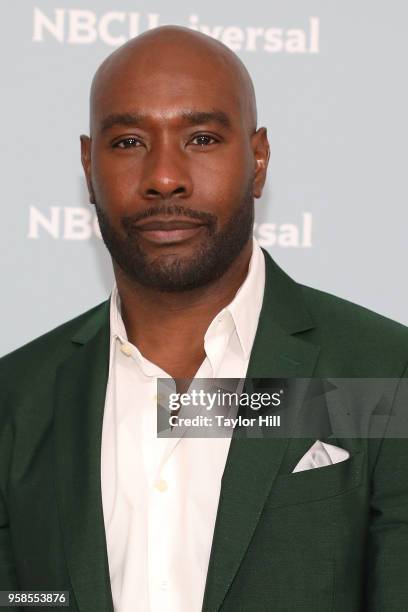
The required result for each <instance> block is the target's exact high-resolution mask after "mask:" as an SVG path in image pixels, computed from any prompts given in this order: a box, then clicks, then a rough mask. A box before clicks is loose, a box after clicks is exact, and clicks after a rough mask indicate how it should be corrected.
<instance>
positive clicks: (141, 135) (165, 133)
mask: <svg viewBox="0 0 408 612" xmlns="http://www.w3.org/2000/svg"><path fill="white" fill-rule="evenodd" d="M91 136H92V140H91V141H89V140H88V139H84V138H83V139H82V155H83V163H84V167H85V171H86V174H87V178H88V184H89V185H90V191H91V194H92V199H93V201H94V204H95V207H96V212H97V215H98V220H99V224H100V228H101V233H102V236H103V239H104V241H105V243H106V245H107V247H108V249H109V251H110V253H111V256H112V258H113V260H114V262H115V263H116V264H117V265H118V266H119V267H120V268H121V270H122V271H123V273H124V274H125V275H126V276H127V278H128V279H129V280H130V281H136V282H137V283H140V284H142V285H144V286H148V287H152V288H155V289H159V290H163V291H183V290H186V289H194V288H196V287H200V286H203V285H205V284H207V283H209V282H211V281H212V280H216V279H217V278H219V277H221V276H222V275H223V273H224V272H225V271H226V270H227V269H228V268H229V266H230V265H231V264H232V263H233V261H234V260H235V259H236V258H237V256H238V255H239V253H240V252H241V251H242V249H243V248H244V247H245V245H247V244H248V241H249V239H250V237H251V234H252V226H253V208H254V207H253V198H254V196H259V195H260V191H261V189H262V185H263V182H264V178H265V177H264V176H263V175H262V171H263V169H262V160H261V168H259V167H258V166H259V163H260V162H259V159H260V158H262V155H264V157H265V156H266V161H267V153H266V150H265V142H266V136H265V134H264V133H263V134H261V133H260V132H258V133H255V134H251V133H250V130H249V129H248V125H247V122H246V121H245V117H244V112H243V109H242V101H241V100H240V98H239V95H238V92H237V91H236V85H235V82H234V80H233V79H232V78H227V77H226V75H225V74H224V75H223V74H217V73H216V72H214V66H211V62H210V63H209V65H208V66H207V65H206V64H205V63H203V61H202V60H201V61H200V60H195V61H193V60H192V59H191V58H184V59H183V58H182V57H179V58H176V59H175V60H174V61H167V62H166V61H165V58H163V61H162V62H149V58H148V57H146V58H145V59H144V60H143V58H142V60H140V59H139V61H138V62H136V63H135V62H133V63H132V62H127V63H126V62H125V63H124V65H123V66H121V69H120V70H119V71H117V73H116V74H115V75H114V76H113V77H111V78H110V79H109V80H108V85H107V86H106V87H105V88H103V90H102V91H101V92H100V94H98V95H97V97H96V100H95V113H94V117H93V125H92V134H91ZM257 141H259V142H257ZM261 141H262V142H263V147H264V150H263V153H262V152H260V149H262V146H259V144H260V143H261ZM261 144H262V143H261ZM266 145H267V142H266ZM255 151H257V153H255ZM265 167H266V166H265V165H264V166H263V168H264V169H265Z"/></svg>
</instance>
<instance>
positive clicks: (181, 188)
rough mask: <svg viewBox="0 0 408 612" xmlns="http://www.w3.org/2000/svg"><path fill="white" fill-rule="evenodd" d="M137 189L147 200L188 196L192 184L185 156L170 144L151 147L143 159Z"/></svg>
mask: <svg viewBox="0 0 408 612" xmlns="http://www.w3.org/2000/svg"><path fill="white" fill-rule="evenodd" d="M139 189H140V192H141V195H142V197H143V198H146V199H148V200H154V199H157V200H160V199H163V200H164V199H168V198H172V197H175V196H177V197H180V198H186V197H188V196H190V195H191V193H192V190H193V184H192V180H191V175H190V172H189V167H188V159H187V156H185V155H183V152H182V151H181V150H180V148H178V147H177V146H172V145H171V143H161V144H160V145H159V144H157V145H156V146H154V147H152V149H151V150H150V151H149V152H148V153H147V154H146V155H145V158H144V164H143V170H142V177H141V181H140V184H139Z"/></svg>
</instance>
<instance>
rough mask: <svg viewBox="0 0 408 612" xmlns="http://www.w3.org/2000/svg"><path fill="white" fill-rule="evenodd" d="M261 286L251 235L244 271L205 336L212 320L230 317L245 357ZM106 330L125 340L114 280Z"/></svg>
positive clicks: (261, 269) (261, 268)
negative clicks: (234, 292) (243, 278)
mask: <svg viewBox="0 0 408 612" xmlns="http://www.w3.org/2000/svg"><path fill="white" fill-rule="evenodd" d="M264 288H265V258H264V255H263V253H262V249H261V247H260V246H259V243H258V241H257V240H256V238H253V243H252V254H251V259H250V262H249V267H248V274H247V276H246V278H245V280H244V282H243V283H242V285H241V286H240V288H239V289H238V291H237V293H236V294H235V296H234V298H233V299H232V301H231V302H230V303H229V304H228V305H227V306H225V307H224V308H223V309H222V310H221V311H220V312H219V313H218V314H217V315H216V316H215V317H214V319H213V320H212V321H211V323H210V325H209V326H208V329H207V332H206V334H205V339H206V338H207V336H208V334H209V333H210V331H211V330H213V329H214V327H215V324H216V322H218V321H220V320H222V319H223V318H224V317H229V316H230V317H231V318H232V320H233V324H234V327H235V330H236V332H237V335H238V338H239V342H240V346H241V349H242V351H243V353H244V355H245V357H246V358H249V356H250V354H251V350H252V345H253V342H254V338H255V334H256V329H257V326H258V320H259V315H260V312H261V307H262V299H263V294H264ZM110 330H111V339H112V338H119V340H120V342H121V343H122V344H123V343H125V342H127V334H126V329H125V325H124V323H123V319H122V316H121V311H120V297H119V293H118V289H117V285H116V283H114V285H113V289H112V293H111V299H110Z"/></svg>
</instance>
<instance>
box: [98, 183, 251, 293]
mask: <svg viewBox="0 0 408 612" xmlns="http://www.w3.org/2000/svg"><path fill="white" fill-rule="evenodd" d="M95 209H96V215H97V218H98V222H99V228H100V230H101V235H102V238H103V241H104V243H105V245H106V247H107V249H108V251H109V253H110V255H111V257H112V259H113V261H114V262H115V263H116V264H117V265H118V266H119V267H120V268H121V270H122V271H123V273H124V274H125V275H126V277H127V278H128V279H129V280H130V281H131V282H135V283H138V284H140V285H143V286H144V287H148V288H150V289H155V290H158V291H165V292H180V291H189V290H192V289H197V288H199V287H204V286H205V285H208V284H209V283H212V282H214V281H216V280H218V279H219V278H221V277H222V276H223V275H224V274H225V272H226V271H227V270H228V269H229V267H230V266H231V265H232V263H233V262H234V261H235V260H236V258H237V257H238V255H239V254H240V253H241V251H242V249H243V248H244V246H245V245H246V244H247V242H248V240H249V238H250V236H251V234H252V228H253V221H254V199H253V195H252V185H251V187H250V188H248V189H247V191H246V193H245V196H244V197H243V199H242V201H241V203H240V205H239V207H238V208H237V209H236V210H235V211H234V212H233V214H232V215H231V217H230V218H229V219H228V221H227V222H226V223H225V224H224V227H222V228H220V229H217V225H218V223H217V221H218V220H217V217H216V216H215V215H213V214H211V213H207V212H201V211H197V210H193V209H190V208H185V207H184V206H181V205H180V204H178V203H177V204H171V203H170V204H168V205H167V204H161V205H159V206H156V207H150V208H148V209H146V210H144V211H142V212H141V213H136V214H134V215H131V216H127V217H123V218H122V219H121V225H122V227H123V229H124V234H125V237H123V236H122V235H121V234H120V233H119V232H118V231H117V230H116V229H115V228H114V227H113V225H112V224H111V222H110V221H109V219H108V217H107V216H106V215H105V213H104V212H103V210H102V209H101V207H100V206H99V205H98V204H97V203H96V202H95ZM156 215H171V216H172V217H176V216H183V217H190V218H194V219H199V220H201V221H203V222H204V223H205V227H204V232H205V233H204V237H203V238H202V239H201V241H200V243H199V244H198V245H197V249H196V250H195V252H194V253H193V254H191V255H188V256H187V255H177V254H175V253H169V254H163V255H161V256H156V257H150V256H149V255H148V254H147V253H146V252H145V251H144V250H143V247H142V246H141V244H140V238H139V230H138V229H137V228H136V227H135V223H136V222H137V221H140V220H141V219H144V218H146V217H152V218H154V216H156ZM166 248H170V247H166Z"/></svg>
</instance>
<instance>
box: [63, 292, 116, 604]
mask: <svg viewBox="0 0 408 612" xmlns="http://www.w3.org/2000/svg"><path fill="white" fill-rule="evenodd" d="M73 341H74V343H75V344H76V347H75V350H74V352H73V353H72V354H71V356H70V357H68V359H66V360H65V361H64V363H63V364H62V365H61V366H60V368H59V370H58V373H57V383H56V408H55V415H54V428H55V429H54V433H55V469H56V483H55V485H56V492H57V500H58V506H59V512H60V517H61V526H62V532H63V541H64V548H65V554H66V559H67V565H68V570H69V574H70V579H71V583H72V588H73V592H74V593H73V594H74V596H75V600H76V602H77V606H78V609H79V610H80V611H81V612H113V604H112V595H111V590H110V580H109V570H108V558H107V551H106V540H105V530H104V522H103V512H102V496H101V480H100V451H101V436H102V422H103V412H104V402H105V393H106V384H107V376H108V365H109V302H107V303H105V304H104V305H103V306H102V307H101V308H100V309H99V310H97V311H96V313H94V315H93V316H92V318H91V319H90V320H88V323H87V324H86V325H85V327H84V328H83V329H81V331H80V332H79V333H78V334H77V335H76V336H75V338H74V339H73Z"/></svg>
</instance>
